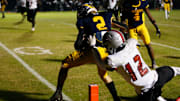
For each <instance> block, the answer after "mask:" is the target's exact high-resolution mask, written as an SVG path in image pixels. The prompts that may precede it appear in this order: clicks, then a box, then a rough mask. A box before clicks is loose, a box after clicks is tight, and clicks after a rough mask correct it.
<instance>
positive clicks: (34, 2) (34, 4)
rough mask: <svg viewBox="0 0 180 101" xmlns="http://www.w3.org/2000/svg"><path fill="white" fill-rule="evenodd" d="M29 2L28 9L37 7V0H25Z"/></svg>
mask: <svg viewBox="0 0 180 101" xmlns="http://www.w3.org/2000/svg"><path fill="white" fill-rule="evenodd" d="M27 2H28V3H29V4H28V5H29V9H36V8H37V0H27Z"/></svg>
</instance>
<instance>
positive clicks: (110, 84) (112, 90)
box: [98, 67, 120, 101]
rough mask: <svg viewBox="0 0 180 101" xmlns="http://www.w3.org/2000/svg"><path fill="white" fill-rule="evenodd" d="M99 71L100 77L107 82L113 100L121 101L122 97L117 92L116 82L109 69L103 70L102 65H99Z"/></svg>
mask: <svg viewBox="0 0 180 101" xmlns="http://www.w3.org/2000/svg"><path fill="white" fill-rule="evenodd" d="M98 73H99V76H100V78H101V79H102V80H103V81H104V83H105V84H106V87H107V88H108V90H109V92H110V93H111V95H112V97H113V100H114V101H120V97H119V96H118V94H117V91H116V88H115V85H114V82H113V81H112V79H111V77H110V76H109V75H108V73H107V71H105V70H102V69H101V68H100V67H98Z"/></svg>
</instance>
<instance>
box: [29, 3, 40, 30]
mask: <svg viewBox="0 0 180 101" xmlns="http://www.w3.org/2000/svg"><path fill="white" fill-rule="evenodd" d="M38 2H39V0H27V2H26V6H27V20H28V21H29V22H31V23H32V31H35V17H36V13H37V8H38Z"/></svg>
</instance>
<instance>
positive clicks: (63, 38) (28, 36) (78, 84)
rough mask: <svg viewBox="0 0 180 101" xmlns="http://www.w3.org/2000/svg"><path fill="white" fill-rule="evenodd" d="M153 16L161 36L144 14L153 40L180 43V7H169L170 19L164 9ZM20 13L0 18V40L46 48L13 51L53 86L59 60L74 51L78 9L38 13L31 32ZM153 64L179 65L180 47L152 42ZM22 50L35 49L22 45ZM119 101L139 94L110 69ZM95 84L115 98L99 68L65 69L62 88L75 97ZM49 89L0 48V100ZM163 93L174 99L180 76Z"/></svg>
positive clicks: (78, 100) (41, 95)
mask: <svg viewBox="0 0 180 101" xmlns="http://www.w3.org/2000/svg"><path fill="white" fill-rule="evenodd" d="M151 13H152V15H153V17H154V18H155V19H156V22H157V24H158V25H159V28H160V30H161V33H162V36H161V38H160V39H159V38H158V37H156V35H155V28H154V27H153V26H152V24H151V23H150V21H149V20H148V19H147V18H146V25H147V27H148V29H149V32H150V35H151V40H152V42H155V43H161V44H165V45H168V46H172V47H176V48H178V49H179V48H180V34H179V32H180V10H173V11H172V12H171V13H170V19H169V20H165V18H164V12H163V11H157V10H152V11H151ZM20 20H21V15H20V14H18V13H12V12H7V13H6V18H5V19H0V42H2V43H3V44H5V45H6V46H7V47H8V48H9V49H10V50H12V51H14V49H15V48H18V47H34V46H40V47H42V48H44V49H49V50H50V51H51V52H52V53H53V54H45V55H22V54H18V53H16V54H17V55H18V56H19V57H20V58H22V59H23V60H24V61H25V62H26V63H27V64H29V65H30V66H31V67H32V68H33V69H34V70H36V71H37V72H38V73H39V74H40V75H41V76H43V77H44V78H46V79H47V80H48V81H49V82H50V83H52V84H53V85H55V86H56V84H57V77H58V71H59V69H60V65H61V62H62V60H63V59H64V58H65V57H66V56H67V55H68V54H70V53H71V52H73V51H74V47H73V44H74V41H75V40H76V36H77V33H78V32H77V29H76V26H75V23H76V12H38V13H37V18H36V31H35V32H31V24H30V23H29V22H27V21H24V22H23V23H21V24H18V23H17V22H18V21H20ZM152 46H153V49H154V52H155V57H156V61H157V64H158V65H159V66H162V65H171V66H179V67H180V50H175V49H171V48H168V47H162V46H158V45H155V44H153V45H152ZM24 51H26V52H37V51H34V50H29V49H26V50H24ZM140 51H141V53H142V55H143V58H144V59H145V61H146V62H147V63H148V64H150V59H149V56H148V54H147V50H146V48H145V47H141V48H140ZM109 74H110V76H111V77H112V78H113V80H114V82H115V85H116V87H117V91H118V95H119V96H121V97H122V98H123V99H122V101H136V99H137V95H136V93H135V92H134V90H133V87H132V86H130V85H129V84H128V83H126V81H125V80H124V79H123V78H122V77H121V76H120V75H119V74H117V73H116V72H110V73H109ZM89 84H98V85H99V100H100V101H113V100H112V97H111V95H110V94H109V92H108V89H107V88H106V87H105V85H104V83H103V82H102V81H101V80H100V78H99V76H98V74H97V68H96V66H95V65H93V64H86V65H82V66H79V67H76V68H72V69H71V70H70V71H69V73H68V78H67V80H66V82H65V85H64V89H63V92H64V93H65V94H66V95H67V96H69V97H70V98H71V99H73V101H88V85H89ZM52 94H53V91H52V90H51V89H49V88H48V87H47V86H46V85H44V84H43V83H41V82H40V81H39V80H38V79H36V78H35V77H34V76H33V75H32V74H31V73H29V72H28V71H27V70H26V69H24V67H23V66H22V65H21V64H20V63H19V62H18V61H17V60H16V59H14V58H13V57H12V56H11V55H9V54H8V53H7V52H6V51H5V50H4V49H3V48H1V47H0V101H12V100H14V101H45V100H48V99H49V97H50V96H51V95H52ZM162 95H163V96H165V97H167V98H176V97H178V96H179V95H180V77H175V78H174V79H173V80H172V81H171V82H169V83H168V84H166V85H165V86H164V87H163V93H162Z"/></svg>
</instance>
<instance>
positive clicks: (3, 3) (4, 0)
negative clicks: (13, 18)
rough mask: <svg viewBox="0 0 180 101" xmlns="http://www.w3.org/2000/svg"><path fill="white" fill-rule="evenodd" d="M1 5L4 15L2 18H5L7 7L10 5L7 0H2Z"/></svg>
mask: <svg viewBox="0 0 180 101" xmlns="http://www.w3.org/2000/svg"><path fill="white" fill-rule="evenodd" d="M0 4H1V7H0V8H1V13H2V18H5V9H6V5H8V1H7V0H0Z"/></svg>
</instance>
